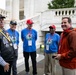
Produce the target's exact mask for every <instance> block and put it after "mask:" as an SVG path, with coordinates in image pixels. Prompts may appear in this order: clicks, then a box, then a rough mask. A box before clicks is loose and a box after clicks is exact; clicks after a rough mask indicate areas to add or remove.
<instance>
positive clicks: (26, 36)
mask: <svg viewBox="0 0 76 75" xmlns="http://www.w3.org/2000/svg"><path fill="white" fill-rule="evenodd" d="M21 39H22V41H23V51H25V52H34V51H36V40H37V32H36V30H34V29H31V30H29V29H28V28H25V29H23V30H22V31H21Z"/></svg>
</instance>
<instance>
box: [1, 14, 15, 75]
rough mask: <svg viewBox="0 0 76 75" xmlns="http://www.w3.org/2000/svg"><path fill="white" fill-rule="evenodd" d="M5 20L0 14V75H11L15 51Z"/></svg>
mask: <svg viewBox="0 0 76 75" xmlns="http://www.w3.org/2000/svg"><path fill="white" fill-rule="evenodd" d="M4 18H5V17H4V16H2V15H1V14H0V75H10V74H11V66H12V62H13V58H14V50H13V44H12V41H11V39H10V37H9V36H8V34H7V32H6V31H5V29H4Z"/></svg>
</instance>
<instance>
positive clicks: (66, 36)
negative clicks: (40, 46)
mask: <svg viewBox="0 0 76 75" xmlns="http://www.w3.org/2000/svg"><path fill="white" fill-rule="evenodd" d="M4 19H5V16H3V15H1V14H0V75H11V69H12V75H17V67H16V65H17V58H18V45H19V32H18V31H16V26H17V22H16V21H14V20H11V21H10V28H9V29H8V30H5V29H4ZM26 24H27V27H26V28H24V29H23V30H22V31H21V39H22V41H23V56H24V61H25V71H26V74H25V75H30V73H29V72H30V68H29V56H30V57H31V60H32V68H33V71H32V74H33V75H37V63H36V40H37V31H36V30H35V29H33V28H32V26H33V21H32V20H31V19H28V20H27V21H26ZM61 28H62V29H63V31H62V33H61V35H59V34H58V33H56V32H55V30H56V26H55V25H51V26H49V33H47V34H46V36H45V40H44V45H45V46H44V47H45V48H44V56H45V59H44V75H49V74H48V73H49V72H50V73H51V75H56V60H59V64H60V66H61V67H62V75H76V29H75V28H73V27H72V22H71V18H70V17H63V18H62V22H61Z"/></svg>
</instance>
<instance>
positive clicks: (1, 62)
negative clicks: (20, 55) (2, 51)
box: [0, 56, 6, 66]
mask: <svg viewBox="0 0 76 75" xmlns="http://www.w3.org/2000/svg"><path fill="white" fill-rule="evenodd" d="M0 65H2V66H5V65H6V62H5V61H4V59H3V58H2V57H1V56H0Z"/></svg>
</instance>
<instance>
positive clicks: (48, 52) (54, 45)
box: [43, 25, 60, 75]
mask: <svg viewBox="0 0 76 75" xmlns="http://www.w3.org/2000/svg"><path fill="white" fill-rule="evenodd" d="M55 30H56V26H55V25H51V26H49V33H47V34H46V36H45V42H44V44H45V49H44V55H45V66H44V74H43V75H48V73H49V68H50V72H51V75H56V60H55V59H53V58H52V56H53V55H54V54H56V53H57V52H58V45H59V40H60V36H59V34H57V33H56V32H55Z"/></svg>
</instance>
